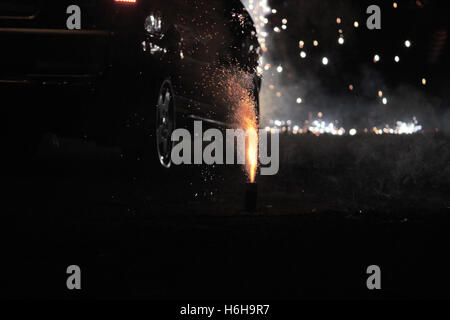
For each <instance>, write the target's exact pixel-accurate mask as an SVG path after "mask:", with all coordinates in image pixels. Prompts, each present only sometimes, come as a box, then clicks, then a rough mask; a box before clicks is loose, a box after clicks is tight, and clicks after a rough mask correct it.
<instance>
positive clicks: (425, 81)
mask: <svg viewBox="0 0 450 320" xmlns="http://www.w3.org/2000/svg"><path fill="white" fill-rule="evenodd" d="M422 84H423V85H424V86H426V85H427V79H425V78H423V79H422Z"/></svg>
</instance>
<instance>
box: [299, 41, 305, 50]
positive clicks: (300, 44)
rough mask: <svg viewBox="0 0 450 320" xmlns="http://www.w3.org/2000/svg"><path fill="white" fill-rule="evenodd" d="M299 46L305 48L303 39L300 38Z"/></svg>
mask: <svg viewBox="0 0 450 320" xmlns="http://www.w3.org/2000/svg"><path fill="white" fill-rule="evenodd" d="M298 46H299V48H300V49H303V47H304V46H305V42H304V41H303V40H300V41H299V42H298Z"/></svg>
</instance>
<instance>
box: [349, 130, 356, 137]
mask: <svg viewBox="0 0 450 320" xmlns="http://www.w3.org/2000/svg"><path fill="white" fill-rule="evenodd" d="M348 133H349V134H350V135H351V136H354V135H355V134H356V129H350V131H349V132H348Z"/></svg>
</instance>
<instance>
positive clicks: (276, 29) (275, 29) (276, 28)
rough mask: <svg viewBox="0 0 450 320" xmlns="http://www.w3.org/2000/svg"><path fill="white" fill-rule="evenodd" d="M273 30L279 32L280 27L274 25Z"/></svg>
mask: <svg viewBox="0 0 450 320" xmlns="http://www.w3.org/2000/svg"><path fill="white" fill-rule="evenodd" d="M273 31H275V32H280V31H281V30H280V28H278V27H275V28H273Z"/></svg>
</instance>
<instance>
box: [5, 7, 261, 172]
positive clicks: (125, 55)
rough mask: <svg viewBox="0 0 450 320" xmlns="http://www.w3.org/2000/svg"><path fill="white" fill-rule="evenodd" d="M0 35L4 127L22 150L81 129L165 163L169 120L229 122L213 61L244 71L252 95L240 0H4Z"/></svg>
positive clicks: (56, 143) (249, 46)
mask: <svg viewBox="0 0 450 320" xmlns="http://www.w3.org/2000/svg"><path fill="white" fill-rule="evenodd" d="M71 5H76V6H78V7H79V8H80V23H81V25H80V28H79V29H77V28H75V29H68V24H67V19H68V18H70V17H71V16H72V14H73V12H71V11H70V10H67V8H68V7H69V6H71ZM0 42H1V43H2V50H1V52H0V55H1V56H2V58H1V59H0V90H1V94H2V97H3V98H2V99H3V101H4V102H5V103H8V108H5V109H6V110H3V111H2V112H3V115H4V119H6V122H7V123H6V125H5V126H4V128H3V129H4V130H5V131H7V135H5V136H6V137H7V142H8V143H9V144H10V145H12V146H16V147H18V148H16V149H17V150H19V149H20V150H21V151H23V150H25V149H26V150H28V151H30V150H32V151H33V152H36V150H38V146H39V145H42V143H43V142H42V139H43V138H42V137H47V138H46V139H47V140H48V139H50V144H51V145H52V146H53V147H54V148H56V149H57V148H61V144H63V143H64V141H65V140H64V139H72V140H71V141H73V140H74V139H75V140H77V139H79V140H80V141H85V142H86V141H87V142H90V143H95V145H97V146H109V147H117V148H118V149H117V150H121V152H124V151H123V150H134V151H136V150H140V151H136V152H142V150H144V151H145V149H146V148H148V149H149V150H147V151H152V152H153V151H154V152H153V153H152V152H150V153H152V154H154V155H155V156H156V159H157V161H159V163H160V164H161V165H162V166H164V167H169V166H170V151H171V141H170V135H171V132H172V131H173V130H174V129H175V128H176V127H180V126H186V127H188V126H189V121H191V120H193V119H201V120H203V121H204V122H205V123H209V124H211V125H213V126H227V119H228V117H227V114H228V113H229V112H230V106H229V105H224V103H221V102H220V101H219V100H218V99H217V96H216V95H215V94H212V93H211V92H208V91H209V90H210V88H211V87H214V86H216V87H217V86H220V85H219V81H220V79H215V78H214V77H216V75H214V73H211V72H210V70H211V68H215V69H217V68H221V67H223V68H238V69H239V70H242V71H243V72H245V74H247V75H249V76H250V77H251V78H252V79H253V80H252V81H253V83H254V88H253V91H254V97H255V101H257V100H258V94H259V87H260V81H261V79H260V77H259V75H258V73H257V71H256V70H257V65H258V60H259V58H260V47H259V44H258V41H257V35H256V31H255V28H254V25H253V21H252V20H251V17H250V15H249V14H248V12H247V11H246V9H245V8H244V6H243V5H242V3H241V2H240V1H239V0H92V1H89V0H70V1H66V0H59V1H46V0H1V1H0ZM205 73H208V76H209V78H208V81H209V84H210V85H211V84H212V86H205V85H203V84H204V79H205ZM217 76H218V75H217ZM211 77H212V78H211ZM221 101H224V100H221ZM255 108H258V103H256V104H255ZM47 142H48V141H47ZM47 144H48V143H47ZM82 144H83V142H80V144H79V145H82ZM72 145H73V143H72ZM25 146H26V148H25ZM67 148H68V147H67ZM67 148H66V149H67ZM80 150H81V149H80ZM134 151H133V152H134ZM80 152H81V151H80Z"/></svg>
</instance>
